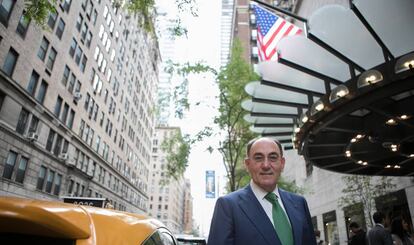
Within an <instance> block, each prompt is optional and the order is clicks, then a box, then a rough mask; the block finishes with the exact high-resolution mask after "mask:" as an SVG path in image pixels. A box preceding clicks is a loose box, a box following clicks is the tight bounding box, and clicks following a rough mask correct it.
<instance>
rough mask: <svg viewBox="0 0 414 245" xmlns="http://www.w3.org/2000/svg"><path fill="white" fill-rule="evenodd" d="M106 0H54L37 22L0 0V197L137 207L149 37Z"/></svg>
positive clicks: (140, 203) (154, 48) (148, 110)
mask: <svg viewBox="0 0 414 245" xmlns="http://www.w3.org/2000/svg"><path fill="white" fill-rule="evenodd" d="M112 2H113V1H109V0H82V1H72V0H62V1H57V3H56V6H55V9H56V12H55V13H49V16H48V17H47V22H46V26H45V27H44V28H41V27H39V26H37V25H36V24H35V23H34V21H30V20H27V19H26V18H24V17H23V13H24V12H23V5H24V4H25V3H24V1H16V0H6V1H2V2H1V4H0V22H1V23H0V175H1V177H0V195H14V196H21V197H27V198H36V199H51V200H59V199H60V198H61V197H62V196H84V197H103V198H107V199H108V200H109V201H110V202H111V203H112V205H113V206H114V207H115V208H116V209H119V210H126V211H131V212H136V213H146V211H147V209H148V191H149V189H148V180H149V163H150V156H151V138H152V135H153V133H154V125H155V118H154V115H153V113H152V110H153V107H154V104H155V103H154V101H155V99H154V95H155V90H156V86H157V81H158V78H157V76H158V68H157V67H158V63H159V51H158V44H157V42H156V39H155V38H153V36H151V35H150V34H148V33H147V32H146V31H144V30H143V29H142V28H141V27H139V25H138V19H139V16H137V15H130V14H128V13H127V12H125V11H123V10H122V9H121V8H117V7H116V6H114V5H112Z"/></svg>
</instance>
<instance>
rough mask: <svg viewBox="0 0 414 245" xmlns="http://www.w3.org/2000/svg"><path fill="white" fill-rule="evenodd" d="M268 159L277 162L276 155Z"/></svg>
mask: <svg viewBox="0 0 414 245" xmlns="http://www.w3.org/2000/svg"><path fill="white" fill-rule="evenodd" d="M269 160H270V161H272V162H277V160H278V156H270V157H269Z"/></svg>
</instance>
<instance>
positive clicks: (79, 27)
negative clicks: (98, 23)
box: [76, 14, 83, 31]
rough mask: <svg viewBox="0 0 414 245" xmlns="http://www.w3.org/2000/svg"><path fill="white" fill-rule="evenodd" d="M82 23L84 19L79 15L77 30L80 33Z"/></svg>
mask: <svg viewBox="0 0 414 245" xmlns="http://www.w3.org/2000/svg"><path fill="white" fill-rule="evenodd" d="M82 23H83V17H82V15H81V14H79V16H78V19H77V20H76V29H77V30H78V31H80V30H81V27H82Z"/></svg>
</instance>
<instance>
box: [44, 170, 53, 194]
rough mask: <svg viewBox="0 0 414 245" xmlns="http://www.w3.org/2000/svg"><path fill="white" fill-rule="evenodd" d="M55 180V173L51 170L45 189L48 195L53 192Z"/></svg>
mask: <svg viewBox="0 0 414 245" xmlns="http://www.w3.org/2000/svg"><path fill="white" fill-rule="evenodd" d="M54 178H55V171H52V170H49V172H48V174H47V181H46V189H45V191H46V192H47V193H51V192H52V187H53V186H52V185H53V180H54Z"/></svg>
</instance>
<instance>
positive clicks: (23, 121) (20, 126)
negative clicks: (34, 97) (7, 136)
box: [16, 108, 29, 134]
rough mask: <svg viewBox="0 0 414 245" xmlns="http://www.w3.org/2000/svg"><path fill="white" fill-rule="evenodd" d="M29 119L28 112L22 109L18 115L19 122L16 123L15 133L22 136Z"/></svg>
mask: <svg viewBox="0 0 414 245" xmlns="http://www.w3.org/2000/svg"><path fill="white" fill-rule="evenodd" d="M28 118H29V111H28V110H26V109H24V108H22V110H21V111H20V115H19V120H18V121H17V126H16V132H17V133H19V134H24V131H25V130H26V125H27V120H28Z"/></svg>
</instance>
